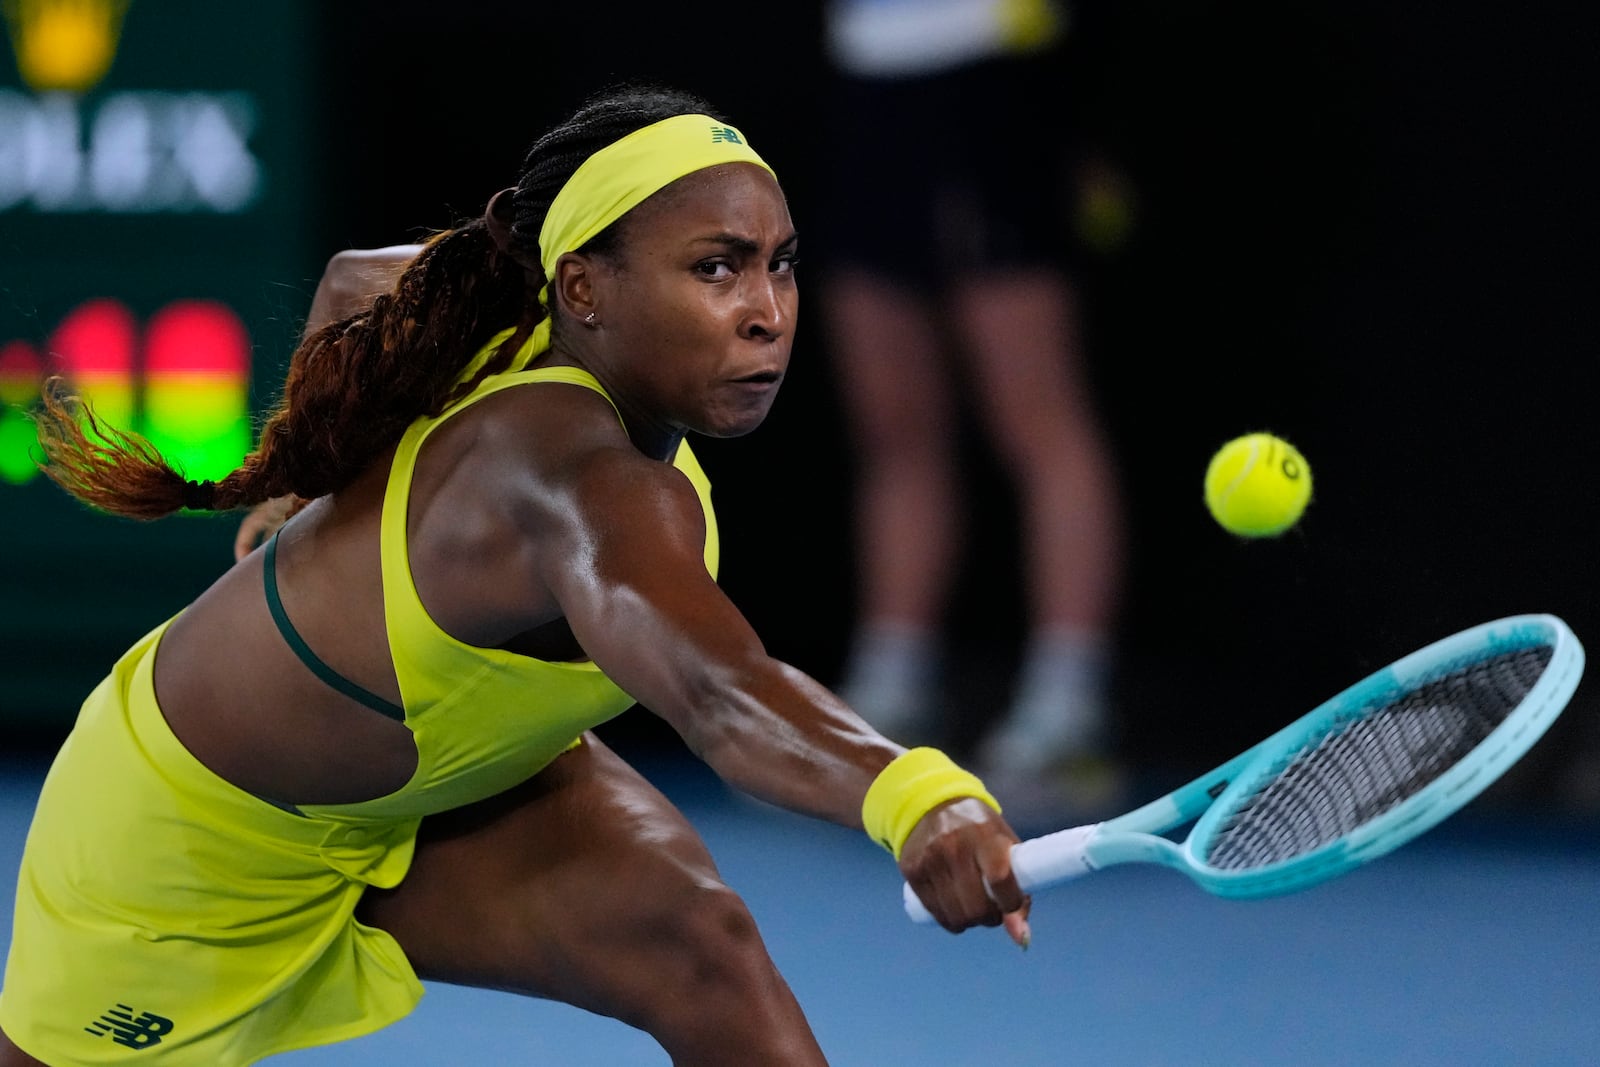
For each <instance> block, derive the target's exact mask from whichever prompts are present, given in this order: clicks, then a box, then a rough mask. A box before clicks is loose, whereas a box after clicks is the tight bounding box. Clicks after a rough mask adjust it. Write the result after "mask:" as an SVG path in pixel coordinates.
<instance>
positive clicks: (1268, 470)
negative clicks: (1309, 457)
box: [1206, 433, 1311, 537]
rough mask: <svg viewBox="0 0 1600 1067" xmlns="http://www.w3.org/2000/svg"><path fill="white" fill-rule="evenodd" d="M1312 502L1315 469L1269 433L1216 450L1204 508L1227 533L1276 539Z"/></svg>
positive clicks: (1208, 474)
mask: <svg viewBox="0 0 1600 1067" xmlns="http://www.w3.org/2000/svg"><path fill="white" fill-rule="evenodd" d="M1310 502H1311V465H1310V464H1308V463H1307V462H1306V458H1305V457H1304V456H1302V455H1301V454H1300V452H1299V450H1297V449H1296V448H1295V447H1294V446H1293V445H1291V444H1290V443H1289V442H1288V441H1285V440H1284V439H1283V438H1281V437H1276V436H1274V435H1272V434H1270V433H1248V434H1245V435H1244V436H1243V437H1236V438H1234V439H1233V440H1232V441H1229V442H1228V443H1227V444H1225V445H1223V446H1222V447H1221V448H1220V449H1218V450H1217V454H1216V455H1214V456H1212V457H1211V463H1210V464H1209V465H1208V466H1207V467H1206V507H1207V509H1209V510H1210V512H1211V517H1212V518H1214V519H1216V520H1217V522H1218V524H1219V525H1221V526H1222V528H1223V529H1225V530H1227V531H1228V532H1229V533H1234V534H1238V535H1239V536H1240V537H1276V536H1278V535H1279V534H1281V533H1283V532H1284V531H1285V530H1287V529H1289V527H1291V526H1293V525H1294V524H1295V523H1297V522H1299V521H1300V516H1301V515H1302V514H1304V512H1305V510H1306V505H1307V504H1309V503H1310Z"/></svg>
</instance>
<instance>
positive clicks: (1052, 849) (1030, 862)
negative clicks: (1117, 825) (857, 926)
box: [901, 823, 1100, 923]
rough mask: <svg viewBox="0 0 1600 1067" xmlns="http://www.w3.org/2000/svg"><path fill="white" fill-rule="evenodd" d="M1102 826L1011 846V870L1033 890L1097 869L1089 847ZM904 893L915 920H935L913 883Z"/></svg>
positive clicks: (1077, 828) (1059, 832)
mask: <svg viewBox="0 0 1600 1067" xmlns="http://www.w3.org/2000/svg"><path fill="white" fill-rule="evenodd" d="M1099 829H1100V824H1099V823H1089V824H1087V825H1085V826H1073V827H1069V828H1068V829H1065V830H1057V831H1056V832H1055V833H1053V834H1045V835H1044V836H1043V837H1034V838H1029V839H1028V840H1027V841H1022V842H1019V843H1018V844H1015V845H1013V846H1011V871H1012V873H1013V874H1015V875H1016V876H1017V884H1018V885H1019V886H1021V887H1022V891H1023V892H1024V893H1031V892H1032V891H1033V890H1035V889H1043V888H1045V887H1047V886H1052V885H1056V884H1057V883H1060V882H1065V881H1068V880H1069V879H1072V878H1079V877H1081V876H1083V875H1085V874H1088V873H1089V872H1090V871H1092V870H1094V869H1095V868H1094V865H1093V864H1091V863H1090V862H1089V857H1088V855H1087V849H1088V847H1089V841H1090V840H1091V839H1092V838H1093V837H1094V835H1095V831H1097V830H1099ZM901 895H902V896H903V897H904V898H905V906H906V914H907V915H908V916H910V917H911V921H912V922H918V923H930V922H932V921H933V915H932V914H931V913H930V912H929V911H928V909H927V908H925V907H923V905H922V901H921V899H919V898H918V896H917V893H916V890H914V889H912V888H911V883H910V882H907V883H905V885H904V887H903V888H902V890H901Z"/></svg>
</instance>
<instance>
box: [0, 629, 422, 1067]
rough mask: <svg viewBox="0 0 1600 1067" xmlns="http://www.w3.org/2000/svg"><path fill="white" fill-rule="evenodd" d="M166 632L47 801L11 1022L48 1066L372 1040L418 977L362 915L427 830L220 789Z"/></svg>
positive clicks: (114, 679)
mask: <svg viewBox="0 0 1600 1067" xmlns="http://www.w3.org/2000/svg"><path fill="white" fill-rule="evenodd" d="M165 629H166V626H165V624H163V625H162V626H161V627H158V628H157V629H156V630H154V631H152V632H151V633H150V634H148V635H147V636H146V637H145V638H143V639H142V640H141V641H140V642H139V643H138V644H137V645H135V646H134V647H133V648H132V649H131V650H130V651H129V652H128V653H127V655H125V656H124V657H123V658H122V659H121V660H120V661H119V662H118V663H117V665H116V667H115V668H114V669H113V670H112V672H111V675H110V676H109V677H108V678H106V680H105V681H103V682H102V683H101V684H100V685H99V686H98V687H97V688H96V689H95V691H94V692H93V693H92V694H90V696H89V699H88V700H87V701H85V703H84V705H83V708H82V710H81V712H80V713H79V716H78V720H77V723H76V724H75V726H74V727H73V730H72V733H71V735H70V736H69V737H68V739H67V741H66V743H65V744H64V745H63V746H62V749H61V751H60V753H59V754H58V755H57V757H56V760H55V762H54V764H53V765H52V766H51V768H50V773H49V775H48V776H47V777H46V778H45V782H44V789H43V791H42V793H41V794H40V797H39V806H38V811H37V812H36V813H35V815H34V820H33V825H32V827H31V828H30V830H29V832H28V840H27V846H26V848H25V849H24V852H23V857H22V871H21V876H20V877H19V879H18V883H17V902H16V916H15V922H14V925H13V929H12V935H11V951H10V955H9V957H8V958H7V960H6V971H5V984H4V986H3V987H0V1028H3V1029H4V1030H5V1032H6V1034H7V1035H8V1036H9V1037H10V1038H11V1040H12V1041H14V1042H15V1043H16V1044H17V1045H19V1046H20V1047H21V1048H22V1049H23V1050H24V1051H25V1052H28V1053H29V1054H30V1055H32V1056H34V1057H36V1058H38V1059H40V1060H43V1061H44V1062H45V1063H48V1064H52V1065H58V1064H59V1065H67V1064H74V1065H75V1064H139V1065H141V1067H145V1065H158V1067H159V1065H168V1067H176V1065H179V1064H185V1065H187V1064H195V1065H205V1067H234V1065H241V1067H242V1065H244V1064H251V1063H255V1062H256V1061H257V1060H260V1059H262V1058H263V1057H266V1056H269V1055H273V1054H275V1053H279V1052H285V1051H288V1050H290V1049H296V1048H304V1047H307V1046H310V1045H320V1044H326V1043H329V1042H332V1041H339V1040H342V1039H345V1038H350V1037H356V1036H359V1035H361V1034H366V1033H370V1032H372V1031H374V1030H377V1029H380V1028H382V1027H384V1026H387V1025H388V1024H389V1023H391V1022H394V1021H396V1020H397V1019H400V1018H403V1017H404V1016H405V1015H407V1014H408V1013H409V1012H410V1011H411V1010H412V1009H413V1008H414V1007H415V1006H416V1004H417V1001H418V1000H419V999H420V998H421V996H422V984H421V983H420V982H419V981H418V980H417V976H416V973H415V972H414V971H413V970H412V968H411V965H410V964H409V963H408V962H407V961H406V958H405V955H404V953H402V952H401V950H400V946H399V944H398V943H396V942H395V940H394V938H392V937H390V936H389V935H388V934H387V933H385V932H383V931H381V930H377V929H374V928H372V927H369V926H363V925H362V924H361V923H358V922H356V920H355V918H354V912H355V907H356V903H357V901H358V900H359V899H360V897H361V894H362V891H363V890H364V889H365V888H366V887H367V886H369V885H370V886H380V887H385V888H387V887H391V886H394V885H396V884H398V883H399V881H400V879H401V878H402V877H403V876H404V875H405V873H406V870H407V868H408V867H409V865H410V863H411V856H412V850H413V848H414V847H415V844H416V831H417V821H416V820H409V821H405V822H398V823H397V822H372V823H361V822H349V821H336V820H334V819H330V818H327V817H323V816H317V817H304V816H300V815H296V814H293V813H291V812H287V811H283V810H280V809H278V808H276V807H274V806H273V805H271V804H269V803H267V802H266V801H264V800H260V799H258V798H256V797H254V796H252V795H250V794H249V793H246V792H244V791H243V790H240V789H238V788H236V787H234V786H232V785H229V784H228V783H227V782H225V781H223V780H222V779H220V778H218V777H217V776H216V775H215V774H213V773H211V771H209V770H207V769H206V767H205V766H203V765H202V764H201V763H200V762H199V761H198V760H196V759H195V758H194V757H193V756H192V755H190V753H189V752H188V750H186V749H185V748H184V747H183V746H182V745H181V744H179V742H178V739H177V738H176V737H175V736H173V734H172V731H171V730H169V729H168V728H167V724H166V720H165V719H164V718H163V717H162V715H161V711H160V709H159V708H158V707H157V706H156V699H155V688H154V684H153V682H152V675H151V668H152V664H153V661H154V659H155V649H156V645H157V643H158V641H159V640H160V637H161V634H162V632H163V631H164V630H165Z"/></svg>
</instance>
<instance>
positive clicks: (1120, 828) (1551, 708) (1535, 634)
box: [903, 615, 1584, 922]
mask: <svg viewBox="0 0 1600 1067" xmlns="http://www.w3.org/2000/svg"><path fill="white" fill-rule="evenodd" d="M1540 646H1548V647H1549V648H1550V649H1551V657H1550V661H1549V663H1548V664H1547V665H1546V666H1545V669H1544V671H1543V673H1542V674H1541V675H1540V677H1539V679H1538V680H1537V681H1536V682H1535V683H1534V685H1533V687H1532V688H1531V689H1529V691H1528V693H1527V695H1526V696H1525V697H1524V698H1523V699H1522V702H1521V703H1520V704H1518V706H1517V707H1516V708H1514V709H1513V710H1512V711H1511V713H1510V714H1509V715H1507V716H1506V717H1505V719H1504V720H1503V721H1502V722H1501V723H1500V724H1499V725H1498V726H1497V727H1495V728H1494V729H1493V730H1492V731H1491V732H1490V733H1489V735H1488V736H1487V737H1485V738H1484V739H1483V741H1481V742H1479V744H1478V745H1477V746H1476V747H1475V748H1474V749H1473V750H1472V751H1471V752H1469V753H1467V754H1466V756H1464V757H1463V758H1461V759H1460V760H1459V761H1457V762H1456V763H1455V765H1454V766H1452V767H1450V768H1449V769H1448V770H1446V771H1445V772H1444V773H1442V774H1441V775H1440V776H1439V777H1438V778H1436V779H1435V780H1434V781H1432V782H1430V783H1429V784H1428V785H1426V786H1424V787H1423V788H1422V789H1420V790H1419V791H1418V792H1416V793H1415V794H1413V795H1412V796H1410V797H1407V798H1406V799H1405V800H1402V801H1400V802H1399V803H1397V804H1395V805H1394V806H1393V807H1391V808H1390V809H1388V810H1387V811H1385V812H1383V813H1382V814H1381V815H1378V816H1376V817H1374V818H1373V819H1371V820H1369V821H1368V822H1366V823H1364V824H1362V825H1361V826H1359V827H1357V828H1355V829H1354V830H1352V831H1351V832H1350V833H1348V834H1346V835H1345V836H1343V837H1340V838H1338V839H1336V840H1333V841H1330V842H1328V843H1327V844H1324V845H1322V846H1320V847H1318V848H1315V849H1313V850H1312V851H1309V852H1306V853H1303V854H1301V855H1298V856H1295V857H1293V858H1291V859H1287V860H1283V861H1281V862H1278V863H1271V864H1266V865H1264V866H1260V867H1253V868H1248V869H1241V870H1223V869H1219V868H1216V867H1213V866H1211V865H1210V864H1209V863H1207V862H1206V859H1205V855H1206V853H1207V851H1208V846H1209V845H1210V843H1211V841H1212V840H1213V838H1214V837H1215V836H1216V834H1217V832H1218V831H1219V830H1220V829H1221V828H1222V826H1223V824H1224V822H1225V821H1226V820H1227V819H1228V817H1229V816H1230V815H1231V814H1232V813H1233V811H1234V810H1235V808H1236V807H1237V806H1238V804H1239V802H1240V801H1242V800H1244V799H1247V798H1249V797H1250V796H1251V795H1253V794H1254V793H1255V792H1256V791H1257V790H1258V789H1259V788H1260V787H1261V785H1262V784H1263V783H1264V782H1265V781H1267V780H1268V779H1270V778H1272V777H1274V776H1276V775H1277V774H1278V773H1279V772H1280V771H1281V770H1282V768H1283V767H1284V765H1285V764H1286V763H1287V762H1288V761H1289V760H1290V759H1291V758H1292V757H1293V756H1294V755H1295V754H1296V753H1298V752H1299V751H1300V750H1301V749H1302V748H1304V747H1305V746H1306V744H1307V743H1308V742H1314V740H1315V739H1316V738H1319V737H1321V736H1323V735H1325V734H1327V733H1328V732H1329V730H1330V729H1331V727H1332V726H1333V725H1334V724H1336V723H1338V722H1339V721H1341V720H1344V719H1348V718H1352V717H1358V716H1360V715H1362V714H1364V713H1366V712H1368V711H1370V710H1374V709H1376V708H1378V707H1382V706H1384V705H1386V704H1388V703H1389V702H1390V701H1392V700H1394V699H1397V698H1399V697H1401V696H1403V695H1404V694H1405V693H1407V692H1409V691H1411V690H1413V689H1415V688H1417V687H1418V686H1419V685H1423V684H1426V683H1427V682H1429V681H1432V680H1434V679H1437V678H1438V677H1440V676H1441V675H1443V674H1446V673H1448V672H1449V671H1451V670H1454V669H1457V668H1459V667H1461V666H1464V665H1466V664H1468V663H1470V662H1472V661H1475V660H1481V659H1486V658H1489V657H1492V656H1496V655H1501V654H1504V653H1508V652H1516V651H1520V650H1523V649H1529V648H1537V647H1540ZM1583 668H1584V652H1583V647H1582V645H1580V644H1579V642H1578V639H1577V637H1576V636H1575V635H1574V634H1573V632H1572V630H1571V629H1570V628H1569V627H1568V626H1567V624H1566V623H1564V622H1563V621H1562V620H1561V619H1559V618H1557V617H1556V616H1554V615H1513V616H1508V617H1506V618H1502V619H1497V620H1495V621H1493V622H1486V623H1482V624H1480V625H1477V626H1474V627H1472V628H1470V629H1467V630H1462V631H1461V632H1460V633H1456V634H1453V635H1451V636H1450V637H1446V638H1444V639H1442V640H1439V641H1436V642H1434V643H1433V644H1431V645H1428V646H1426V647H1425V648H1421V649H1418V650H1417V651H1416V652H1413V653H1411V654H1410V655H1408V656H1406V657H1404V658H1403V659H1400V660H1397V661H1395V662H1394V663H1392V664H1390V665H1389V666H1388V667H1385V668H1383V669H1382V670H1379V671H1376V672H1374V673H1373V674H1371V675H1368V676H1367V677H1366V678H1364V679H1362V680H1361V681H1359V682H1357V683H1356V684H1354V685H1352V686H1350V687H1349V688H1348V689H1345V690H1344V691H1343V692H1341V693H1339V694H1338V695H1337V696H1335V697H1333V698H1332V699H1330V700H1328V701H1325V702H1324V703H1322V704H1321V705H1319V706H1318V707H1316V708H1314V709H1312V710H1311V711H1310V712H1308V713H1307V714H1305V715H1304V716H1302V717H1301V718H1299V719H1297V720H1296V721H1295V722H1293V723H1291V724H1289V725H1288V726H1286V727H1284V728H1283V729H1282V730H1279V731H1278V732H1277V733H1275V734H1273V735H1272V736H1271V737H1268V738H1267V739H1266V740H1264V741H1262V742H1260V743H1259V744H1257V745H1255V746H1254V747H1253V748H1250V749H1249V750H1247V751H1245V752H1242V753H1240V754H1239V755H1238V756H1235V757H1234V758H1233V759H1231V760H1229V761H1228V762H1226V763H1224V764H1222V765H1221V766H1220V767H1217V768H1216V769H1215V770H1213V771H1211V772H1209V773H1208V774H1204V775H1201V776H1200V777H1199V778H1196V779H1195V780H1194V781H1192V782H1190V783H1189V784H1188V785H1185V786H1183V787H1181V788H1179V789H1176V790H1174V791H1173V792H1171V793H1169V794H1167V795H1166V796H1164V797H1162V798H1161V799H1159V800H1156V801H1153V802H1152V803H1149V804H1146V805H1145V806H1144V807H1141V808H1137V809H1135V810H1133V811H1130V812H1128V813H1127V814H1126V815H1120V816H1118V817H1116V818H1114V819H1109V820H1107V821H1105V822H1102V823H1094V824H1089V825H1086V826H1075V827H1071V828H1069V829H1065V830H1060V831H1057V832H1056V833H1053V834H1046V835H1044V836H1042V837H1036V838H1032V839H1030V840H1027V841H1024V842H1022V843H1020V844H1018V845H1016V846H1014V847H1013V849H1012V853H1011V859H1012V869H1013V870H1014V871H1015V873H1016V876H1017V880H1018V882H1019V883H1020V884H1021V885H1022V888H1023V889H1024V890H1026V891H1029V892H1032V891H1035V890H1039V889H1045V888H1048V887H1050V886H1053V885H1056V884H1059V883H1061V882H1064V881H1067V880H1069V879H1072V878H1076V877H1079V876H1081V875H1084V874H1088V873H1089V872H1091V871H1097V870H1101V869H1103V868H1106V867H1111V866H1115V865H1117V864H1122V863H1157V864H1161V865H1163V866H1166V867H1172V868H1175V869H1177V870H1179V871H1182V872H1183V873H1185V874H1187V875H1188V876H1189V877H1190V878H1192V879H1194V881H1195V882H1197V883H1198V884H1199V885H1200V886H1201V887H1202V888H1204V889H1206V890H1207V891H1209V892H1211V893H1215V894H1216V895H1218V896H1223V897H1234V898H1249V897H1264V896H1274V895H1278V894H1282V893H1290V892H1294V891H1297V890H1300V889H1306V888H1308V887H1310V886H1313V885H1316V884H1317V883H1319V882H1323V881H1326V880H1327V879H1329V878H1332V877H1334V876H1336V875H1339V874H1342V873H1344V872H1345V871H1348V870H1350V869H1351V868H1352V867H1356V866H1358V865H1360V864H1363V863H1366V862H1368V861H1370V860H1373V859H1376V858H1377V857H1379V856H1382V855H1383V854H1385V853H1387V852H1390V851H1392V850H1394V849H1395V848H1398V847H1399V846H1400V845H1402V844H1404V843H1406V842H1407V841H1409V840H1411V839H1412V838H1414V837H1416V836H1417V835H1418V834H1421V833H1422V832H1424V831H1425V830H1428V829H1429V828H1431V827H1433V826H1435V825H1437V824H1438V823H1439V822H1440V821H1441V820H1443V819H1445V818H1447V817H1448V816H1450V815H1451V814H1452V813H1454V812H1455V811H1457V810H1459V809H1460V808H1461V807H1462V806H1463V805H1464V804H1466V803H1467V802H1468V801H1470V800H1472V799H1473V798H1474V797H1476V796H1477V795H1478V794H1479V793H1481V792H1482V791H1483V790H1484V789H1485V788H1487V787H1488V786H1489V785H1490V784H1491V783H1493V782H1494V781H1495V780H1496V779H1497V778H1499V777H1500V775H1501V774H1503V773H1504V772H1505V771H1506V770H1507V769H1508V768H1509V767H1510V766H1511V765H1512V764H1514V763H1516V762H1517V760H1519V759H1520V758H1521V757H1522V756H1523V754H1524V753H1526V752H1527V751H1528V749H1529V748H1530V747H1532V745H1533V744H1534V742H1535V741H1537V740H1538V739H1539V738H1540V737H1541V736H1543V734H1544V732H1545V731H1546V730H1547V729H1548V728H1549V726H1550V724H1551V723H1552V722H1554V721H1555V719H1556V717H1557V716H1558V715H1560V714H1561V712H1562V710H1563V709H1564V708H1565V707H1566V706H1567V702H1568V701H1569V700H1571V699H1572V695H1573V693H1574V692H1575V691H1576V690H1577V688H1578V682H1579V681H1580V679H1581V678H1582V676H1583ZM1190 822H1193V823H1194V827H1193V829H1191V830H1190V832H1189V834H1188V835H1187V836H1186V837H1185V838H1183V839H1182V840H1181V841H1176V840H1173V839H1172V838H1169V837H1165V836H1162V835H1164V834H1167V833H1170V832H1171V831H1173V830H1177V829H1179V828H1180V827H1183V826H1185V825H1186V824H1188V823H1190ZM903 897H904V902H905V908H906V912H907V914H908V915H910V916H911V918H913V919H914V920H916V921H919V922H929V921H932V916H931V915H929V914H928V911H927V909H926V908H924V907H923V906H922V902H921V901H920V900H918V899H917V896H916V894H915V893H914V892H913V891H912V889H911V887H910V885H906V886H905V887H904V890H903Z"/></svg>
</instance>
